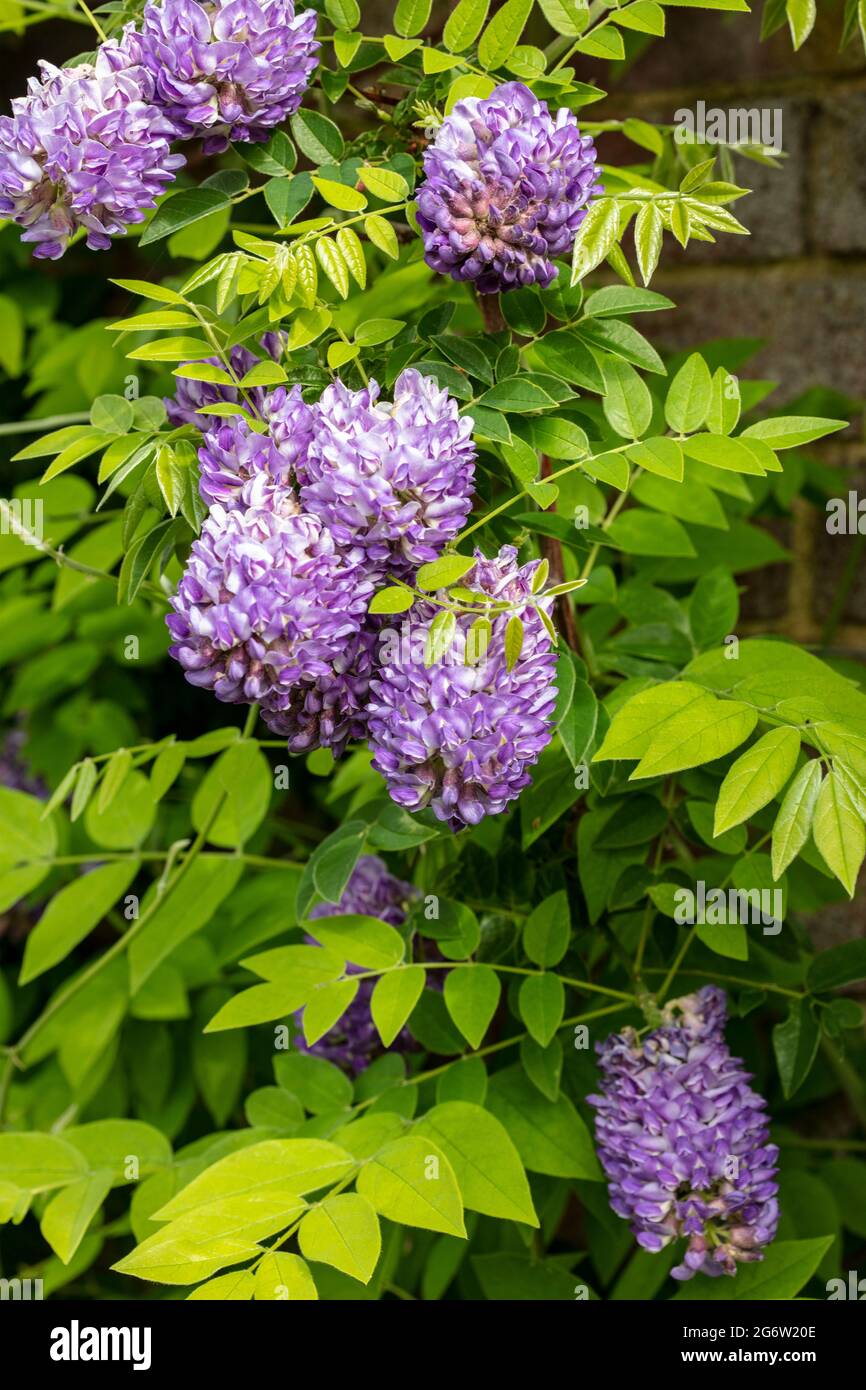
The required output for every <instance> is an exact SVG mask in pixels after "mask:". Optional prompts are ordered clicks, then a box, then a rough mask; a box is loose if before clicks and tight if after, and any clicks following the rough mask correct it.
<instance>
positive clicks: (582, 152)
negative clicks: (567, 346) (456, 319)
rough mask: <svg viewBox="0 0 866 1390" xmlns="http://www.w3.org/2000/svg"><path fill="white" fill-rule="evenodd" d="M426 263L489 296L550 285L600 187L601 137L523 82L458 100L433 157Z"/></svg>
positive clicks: (425, 200) (421, 213)
mask: <svg viewBox="0 0 866 1390" xmlns="http://www.w3.org/2000/svg"><path fill="white" fill-rule="evenodd" d="M424 174H425V179H424V182H423V183H422V184H421V185H420V187H419V189H418V223H419V225H420V227H421V233H422V236H423V239H424V250H425V260H426V261H427V264H428V265H429V266H432V268H433V269H434V270H438V271H441V272H442V273H444V274H446V275H450V276H451V277H452V279H454V280H471V281H472V282H473V283H474V284H475V287H476V288H477V289H478V290H479V291H480V292H481V293H482V294H490V293H494V292H495V291H497V290H510V289H516V288H519V287H520V286H521V285H534V284H537V285H539V286H540V287H542V288H545V287H546V286H548V285H549V284H550V283H551V281H552V280H553V279H554V277H555V275H556V273H557V272H556V267H555V266H554V264H553V261H554V259H555V258H556V257H557V256H564V255H566V254H567V253H568V252H569V251H570V250H571V247H572V246H573V244H574V238H575V235H576V233H577V230H578V228H579V226H580V224H581V222H582V221H583V219H584V217H585V216H586V209H587V204H588V203H589V200H590V199H591V198H592V197H593V195H594V194H596V193H598V192H600V191H601V184H600V183H599V180H598V171H597V168H596V152H595V146H594V145H593V142H592V140H591V139H590V138H589V137H588V136H582V135H581V133H580V129H579V127H578V124H577V119H576V117H575V116H574V115H573V114H572V112H571V111H569V110H567V109H566V108H564V107H563V108H560V110H558V111H557V112H556V115H555V116H554V115H552V114H551V112H550V111H549V110H548V108H547V104H546V103H545V102H543V101H539V100H538V98H537V97H535V96H533V94H532V92H531V91H530V90H529V88H528V87H525V86H524V85H523V83H521V82H506V83H504V84H503V85H502V86H500V87H497V88H496V90H495V91H494V92H493V93H492V94H491V95H490V96H489V97H484V98H479V97H467V98H466V99H465V100H463V101H458V102H457V103H456V104H455V106H454V110H453V111H452V112H451V114H450V115H449V116H446V118H445V120H444V121H443V122H442V124H441V126H440V127H439V129H438V131H437V132H436V138H435V140H434V141H433V143H432V145H430V146H428V148H427V150H426V152H425V154H424Z"/></svg>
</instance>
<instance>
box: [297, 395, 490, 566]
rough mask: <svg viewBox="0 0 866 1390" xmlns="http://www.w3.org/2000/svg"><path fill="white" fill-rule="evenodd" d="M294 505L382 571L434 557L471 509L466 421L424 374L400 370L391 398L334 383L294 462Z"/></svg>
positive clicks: (470, 450) (471, 452)
mask: <svg viewBox="0 0 866 1390" xmlns="http://www.w3.org/2000/svg"><path fill="white" fill-rule="evenodd" d="M297 471H298V477H299V480H300V483H301V490H300V496H301V502H302V504H303V506H304V507H306V508H308V509H309V510H310V511H313V512H315V513H316V514H317V515H318V516H321V517H322V519H323V521H325V522H326V524H327V525H328V526H329V528H330V530H331V532H332V534H333V536H334V539H335V540H336V542H337V544H338V545H340V546H342V547H343V548H345V549H346V550H348V551H350V552H351V553H352V554H353V555H355V556H357V558H358V559H362V558H363V559H364V560H365V561H366V563H367V564H368V565H369V566H371V567H375V568H378V569H379V570H382V571H384V570H385V569H388V568H391V569H396V570H398V571H401V572H406V571H408V570H409V569H411V568H412V567H416V566H418V565H421V564H424V563H426V562H427V561H430V560H435V559H436V558H437V556H438V555H439V554H440V553H441V551H442V549H443V547H444V546H445V544H446V542H447V541H449V540H451V539H452V538H453V537H454V536H456V534H457V533H458V531H459V530H460V529H461V527H462V525H463V522H464V521H465V519H466V517H467V516H468V514H469V511H470V509H471V506H472V490H473V479H474V476H475V448H474V445H473V443H472V421H471V420H470V419H468V418H467V417H463V418H461V417H460V415H459V412H458V405H457V402H456V401H455V400H454V398H453V397H452V396H449V394H448V392H447V391H444V390H440V389H439V386H438V385H437V383H436V381H435V380H434V379H433V378H432V377H424V376H421V374H420V373H419V372H417V371H414V370H412V369H409V370H407V371H404V372H402V373H401V374H400V376H399V377H398V378H397V381H396V383H395V386H394V400H393V402H391V401H382V400H380V399H379V387H378V385H377V383H376V382H375V381H371V382H370V384H369V386H368V387H365V388H364V389H363V390H361V391H352V390H350V389H349V388H348V387H347V386H344V385H343V383H342V382H341V381H335V382H334V384H333V385H332V386H329V387H328V388H327V389H326V390H325V391H324V392H323V393H322V397H321V400H320V401H319V403H318V406H317V408H316V412H315V425H314V430H313V437H312V440H311V443H310V447H309V450H308V453H307V456H306V459H305V460H299V462H298V470H297Z"/></svg>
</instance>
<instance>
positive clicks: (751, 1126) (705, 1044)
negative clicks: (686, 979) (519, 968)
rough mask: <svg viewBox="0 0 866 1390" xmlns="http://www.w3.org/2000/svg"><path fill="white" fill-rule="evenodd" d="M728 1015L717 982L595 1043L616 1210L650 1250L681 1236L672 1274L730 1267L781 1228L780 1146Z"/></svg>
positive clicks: (599, 1125) (759, 1250)
mask: <svg viewBox="0 0 866 1390" xmlns="http://www.w3.org/2000/svg"><path fill="white" fill-rule="evenodd" d="M726 1018H727V1007H726V1000H725V995H724V993H723V991H722V990H720V989H719V988H718V987H717V986H716V985H707V986H706V987H705V988H704V989H701V990H699V991H698V992H697V993H696V994H690V995H687V996H685V997H684V998H682V999H677V1000H673V1001H672V1002H671V1003H670V1004H668V1005H667V1006H666V1007H665V1009H664V1021H663V1023H662V1025H661V1027H659V1028H656V1029H654V1030H653V1031H652V1032H651V1033H650V1034H649V1035H648V1036H646V1037H640V1036H639V1035H638V1034H637V1033H636V1032H635V1031H634V1029H633V1028H626V1029H624V1031H623V1032H622V1033H614V1034H612V1035H611V1036H610V1037H609V1038H608V1039H607V1041H606V1042H604V1043H602V1044H600V1045H599V1047H598V1054H599V1066H600V1069H601V1074H602V1084H601V1087H600V1093H599V1094H598V1095H594V1096H587V1100H588V1101H589V1103H590V1105H593V1106H595V1108H596V1111H597V1115H596V1122H595V1132H596V1139H597V1143H598V1153H599V1158H600V1159H601V1163H602V1167H603V1168H604V1171H605V1173H606V1174H607V1177H608V1181H609V1193H610V1204H611V1206H612V1207H613V1209H614V1211H615V1212H616V1213H617V1215H618V1216H622V1217H625V1218H626V1220H628V1221H629V1222H630V1223H631V1229H632V1230H633V1231H634V1233H635V1235H636V1236H637V1239H638V1243H639V1244H640V1245H641V1246H643V1248H644V1249H645V1250H650V1251H658V1250H662V1249H663V1248H664V1247H665V1246H666V1245H668V1244H669V1243H670V1242H671V1241H672V1240H676V1239H677V1238H679V1237H682V1236H685V1237H686V1238H687V1240H688V1248H687V1249H686V1253H685V1257H684V1259H683V1263H682V1264H681V1265H678V1266H677V1267H676V1268H675V1269H673V1270H672V1271H671V1272H672V1274H673V1276H674V1278H675V1279H691V1278H692V1276H693V1275H694V1274H696V1273H702V1274H711V1275H718V1274H735V1273H736V1270H737V1264H738V1262H739V1261H741V1260H746V1261H751V1260H760V1259H763V1248H764V1246H766V1245H768V1244H769V1242H770V1241H771V1240H772V1239H773V1237H774V1236H775V1234H776V1225H777V1222H778V1217H779V1206H778V1202H777V1200H776V1194H777V1191H778V1184H777V1181H776V1171H777V1159H778V1155H779V1150H778V1149H777V1148H776V1146H775V1144H771V1143H770V1142H769V1137H770V1136H769V1130H768V1127H767V1116H766V1113H765V1112H766V1102H765V1101H764V1100H763V1099H762V1098H761V1096H759V1095H757V1094H756V1093H755V1092H754V1091H753V1090H752V1088H751V1087H750V1085H749V1082H750V1080H751V1076H750V1075H749V1073H748V1072H747V1071H746V1070H745V1068H744V1066H743V1063H742V1062H741V1061H740V1059H739V1058H738V1057H732V1056H731V1054H730V1051H729V1050H728V1046H727V1044H726V1042H725V1022H726Z"/></svg>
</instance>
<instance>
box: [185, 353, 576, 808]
mask: <svg viewBox="0 0 866 1390" xmlns="http://www.w3.org/2000/svg"><path fill="white" fill-rule="evenodd" d="M208 403H210V402H208ZM181 408H182V409H183V410H184V411H186V410H187V404H186V403H185V402H184V404H183V406H182V407H181ZM260 411H261V419H260V420H258V421H256V422H255V423H253V422H252V421H251V420H250V419H244V418H243V417H240V416H239V417H231V418H225V419H223V418H219V417H217V418H215V419H213V420H212V421H211V425H210V428H208V429H206V430H205V432H204V435H203V440H202V446H201V449H200V450H199V459H200V463H201V478H200V490H201V495H202V497H203V498H204V500H205V501H206V502H207V503H208V505H209V508H210V510H209V513H208V517H207V519H206V521H205V523H204V527H203V530H202V534H201V536H200V537H199V539H198V540H197V541H196V542H195V543H194V545H193V547H192V550H191V553H190V557H189V561H188V564H187V568H186V571H185V573H184V576H183V578H182V580H181V583H180V585H179V587H178V591H177V594H176V596H175V598H174V599H173V607H174V610H175V611H174V613H173V614H171V615H170V617H169V618H168V625H169V628H170V631H171V634H172V638H173V639H174V640H173V643H172V646H171V648H170V651H171V653H172V655H173V656H174V657H175V658H176V659H177V660H178V661H179V662H180V664H181V666H182V667H183V669H184V671H185V673H186V676H187V679H188V680H189V681H191V682H192V683H193V684H195V685H199V686H202V687H204V688H206V689H209V690H212V691H213V692H214V694H215V695H216V696H217V698H218V699H220V700H226V701H231V702H237V703H253V702H259V703H260V705H261V710H262V715H263V718H264V720H265V722H266V723H267V724H268V726H269V727H270V728H271V729H272V730H273V731H274V732H275V733H277V734H279V735H281V736H283V737H285V738H286V739H287V742H288V747H289V750H290V751H291V752H293V753H305V752H309V751H311V750H313V749H316V748H330V749H331V750H332V752H333V754H334V756H335V757H338V756H339V755H340V754H341V753H342V752H343V751H344V750H345V748H346V746H347V744H348V743H349V742H350V741H357V740H359V739H363V738H367V739H368V741H369V745H370V748H371V750H372V752H373V755H374V766H375V767H376V768H377V770H378V771H380V772H381V773H382V775H383V776H384V778H385V781H386V784H387V786H388V790H389V792H390V794H391V796H392V797H393V799H394V800H395V801H396V802H397V803H398V804H399V805H401V806H404V807H406V808H407V809H409V810H413V811H415V810H421V809H423V808H425V807H427V806H431V807H432V809H433V811H434V813H435V814H436V815H437V816H438V817H439V819H440V820H443V821H446V822H447V823H448V824H449V825H450V826H451V827H452V828H454V829H455V830H457V829H461V828H463V827H464V826H467V825H475V824H477V823H478V822H479V821H480V820H481V819H482V817H483V816H485V815H489V814H496V813H498V812H499V811H502V810H504V808H505V807H506V806H507V804H508V803H509V802H510V801H512V800H513V799H514V798H515V797H516V796H518V795H519V793H520V791H521V790H522V788H523V787H524V786H526V785H527V783H528V782H529V773H528V770H527V769H528V768H529V767H530V766H531V764H532V763H534V762H535V761H536V760H537V758H538V755H539V753H540V752H541V750H542V749H543V748H544V746H545V744H546V743H547V742H548V741H549V739H550V737H551V734H552V720H551V716H552V712H553V706H554V701H555V697H556V690H555V687H554V684H553V677H554V666H555V657H554V652H553V650H552V646H551V642H550V638H549V635H548V633H547V631H546V630H545V627H544V623H543V621H542V619H541V618H540V617H539V613H538V611H537V606H538V603H539V600H538V599H537V597H535V596H532V593H531V585H532V578H533V575H534V573H535V571H536V569H537V564H536V563H533V564H529V565H525V566H523V567H522V568H521V567H519V566H518V564H517V554H516V551H515V550H514V548H513V547H510V546H506V547H504V548H503V549H502V550H501V551H500V553H499V555H498V556H497V557H496V558H495V559H492V560H488V559H485V557H484V556H483V555H482V554H481V553H480V552H476V563H475V565H474V567H473V568H472V570H470V572H469V573H468V575H467V576H466V577H465V580H464V584H465V585H469V586H470V587H472V588H474V589H475V590H476V591H477V593H478V595H479V597H480V599H481V601H482V602H483V601H484V599H485V597H487V598H489V600H490V604H491V623H490V630H489V640H488V642H487V644H486V647H485V650H484V651H483V652H481V653H480V654H477V653H476V654H475V655H473V654H472V650H471V649H472V643H471V642H470V641H469V640H468V631H469V627H470V625H471V621H472V620H471V619H470V617H469V616H468V615H461V616H460V617H459V618H458V619H457V621H456V631H455V636H454V641H453V643H452V646H451V649H450V651H449V652H448V654H447V658H448V659H447V661H440V662H435V663H434V664H433V665H425V651H426V647H427V643H426V637H427V634H428V631H429V627H430V624H431V622H432V620H433V618H434V617H435V614H436V612H438V611H441V609H438V608H437V607H436V606H435V605H436V598H435V597H433V596H431V599H430V600H429V601H428V600H421V601H419V602H418V603H416V605H415V606H414V608H413V609H412V611H411V615H410V619H409V621H408V626H409V627H410V629H412V633H411V635H410V636H409V640H404V639H405V633H404V634H403V635H402V636H401V635H400V634H398V633H395V632H394V630H393V629H390V628H388V627H386V625H385V623H386V620H385V619H383V618H376V617H371V616H369V614H368V607H369V602H370V598H371V596H372V594H373V592H374V590H375V589H376V588H379V587H381V586H382V585H383V584H387V583H388V580H389V577H390V578H393V577H397V578H399V579H400V580H402V581H403V582H405V583H408V584H411V583H412V582H413V580H414V575H415V571H416V569H417V567H418V566H419V565H421V564H425V563H429V562H431V561H433V560H435V559H437V558H438V557H439V556H440V555H441V554H442V551H443V550H444V548H445V546H446V544H448V543H449V542H450V541H453V540H454V538H455V537H456V536H457V534H458V532H459V531H460V528H461V527H462V525H463V523H464V522H465V520H466V517H467V516H468V514H469V511H470V509H471V505H472V492H473V486H474V467H475V451H474V446H473V443H472V421H471V419H469V418H467V417H465V416H463V417H461V416H460V414H459V408H458V403H457V402H456V401H455V400H454V399H453V398H452V397H451V396H449V394H448V392H447V391H444V390H440V388H439V387H438V385H437V383H436V381H435V380H434V379H433V378H429V377H424V376H422V375H421V374H420V373H419V372H418V371H416V370H414V369H412V368H408V369H406V370H405V371H403V372H402V373H401V375H400V376H399V377H398V378H397V381H396V383H395V385H394V393H393V400H390V401H387V400H382V399H381V397H380V392H379V387H378V385H377V384H376V382H374V381H371V382H370V383H369V385H368V386H366V387H364V389H362V390H358V391H353V390H350V389H349V388H348V387H347V386H346V385H344V383H342V382H341V381H339V380H337V381H335V382H334V383H333V385H332V386H329V387H328V388H327V389H326V390H325V391H324V393H323V394H322V396H321V398H320V400H319V401H317V402H316V403H315V404H312V405H310V404H307V403H306V402H305V401H304V400H303V397H302V395H301V391H300V388H299V387H298V386H294V387H291V388H289V389H287V388H285V387H279V388H278V389H277V390H275V391H272V392H269V393H266V394H265V395H264V397H263V399H262V401H261V402H260ZM198 418H199V419H200V420H202V419H204V418H205V417H203V416H199V417H198ZM438 597H439V598H441V597H442V596H438ZM543 602H544V601H542V603H543ZM502 605H507V608H505V607H502ZM513 616H518V617H520V618H521V620H522V622H523V628H524V642H523V649H522V652H521V655H520V658H519V660H517V662H516V663H512V664H509V663H508V662H507V661H506V655H505V629H506V626H507V623H508V620H509V618H511V617H513ZM404 626H405V625H404ZM395 638H396V640H395ZM467 647H468V648H469V650H467ZM467 657H468V658H469V659H468V660H467ZM476 657H477V659H476Z"/></svg>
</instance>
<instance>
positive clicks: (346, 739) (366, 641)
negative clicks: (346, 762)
mask: <svg viewBox="0 0 866 1390" xmlns="http://www.w3.org/2000/svg"><path fill="white" fill-rule="evenodd" d="M377 643H378V634H377V632H376V631H375V630H374V629H373V627H372V626H370V625H369V623H368V626H366V627H364V628H362V629H361V631H360V632H358V633H356V634H355V636H353V637H350V638H348V639H347V641H346V643H345V646H344V647H343V649H342V650H341V651H340V653H339V655H338V656H336V657H335V658H334V660H333V661H332V662H331V665H330V668H329V670H328V672H327V674H326V675H320V676H316V677H315V679H313V680H308V681H301V682H300V683H299V684H297V685H293V686H291V687H290V688H289V689H288V690H287V691H285V692H280V693H279V694H275V696H274V699H273V702H272V706H271V708H270V709H269V710H268V711H266V712H265V713H264V720H265V723H266V724H267V726H268V728H269V729H270V730H271V731H272V733H275V734H277V735H279V736H280V737H282V738H285V739H286V740H287V743H288V749H289V752H290V753H310V752H312V751H313V750H314V749H316V748H330V750H331V752H332V753H333V755H334V757H335V758H339V757H341V756H342V754H343V753H344V752H345V751H346V745H347V744H349V743H352V742H355V741H356V740H357V739H362V738H364V736H365V734H366V732H367V695H368V692H369V689H370V679H371V676H372V674H373V669H374V666H373V663H374V658H375V651H376V646H377Z"/></svg>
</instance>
